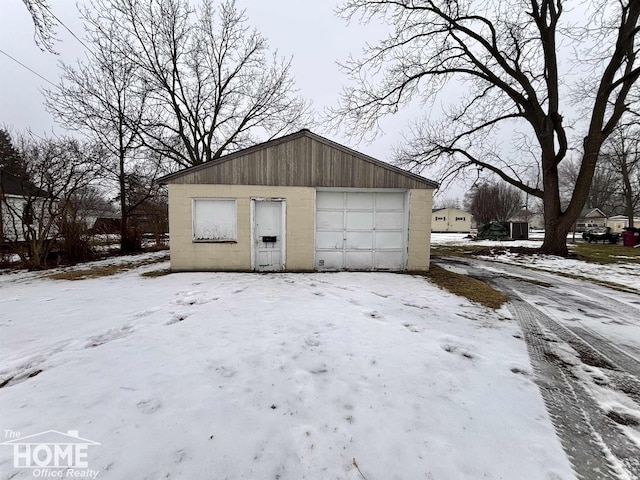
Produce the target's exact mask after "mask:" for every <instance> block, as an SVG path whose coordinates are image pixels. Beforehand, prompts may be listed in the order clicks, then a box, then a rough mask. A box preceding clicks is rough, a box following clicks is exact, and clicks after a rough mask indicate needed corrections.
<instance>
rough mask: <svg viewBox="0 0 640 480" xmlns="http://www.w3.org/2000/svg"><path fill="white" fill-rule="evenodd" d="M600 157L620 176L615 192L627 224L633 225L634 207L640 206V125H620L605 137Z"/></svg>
mask: <svg viewBox="0 0 640 480" xmlns="http://www.w3.org/2000/svg"><path fill="white" fill-rule="evenodd" d="M602 157H603V159H604V160H605V164H607V165H608V166H609V167H610V168H611V169H612V170H613V171H615V172H616V173H617V174H618V176H619V178H620V188H619V190H618V192H617V193H619V196H620V197H621V203H622V205H623V210H624V214H625V215H626V216H627V218H628V219H629V226H630V227H633V226H634V217H635V212H636V209H637V208H638V207H639V206H640V127H639V126H638V125H637V124H631V125H620V126H618V128H616V130H615V131H614V133H613V134H612V135H611V136H610V137H609V138H608V139H607V142H606V143H605V145H604V147H603V152H602Z"/></svg>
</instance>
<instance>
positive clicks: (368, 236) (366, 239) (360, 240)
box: [345, 231, 373, 250]
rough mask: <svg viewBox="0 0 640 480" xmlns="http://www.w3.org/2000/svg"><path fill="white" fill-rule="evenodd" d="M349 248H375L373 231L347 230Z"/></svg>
mask: <svg viewBox="0 0 640 480" xmlns="http://www.w3.org/2000/svg"><path fill="white" fill-rule="evenodd" d="M345 247H346V248H347V249H353V250H371V249H372V248H373V232H371V231H369V232H347V243H346V245H345Z"/></svg>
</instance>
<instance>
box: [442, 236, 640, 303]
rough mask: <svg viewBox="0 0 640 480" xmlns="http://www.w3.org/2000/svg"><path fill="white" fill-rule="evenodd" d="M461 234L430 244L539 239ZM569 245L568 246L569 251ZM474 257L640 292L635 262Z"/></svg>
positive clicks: (536, 243) (530, 243)
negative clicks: (495, 238) (475, 238)
mask: <svg viewBox="0 0 640 480" xmlns="http://www.w3.org/2000/svg"><path fill="white" fill-rule="evenodd" d="M465 237H466V235H465V234H461V233H434V234H432V235H431V241H432V243H433V244H435V245H470V244H472V245H474V246H485V247H493V246H496V247H499V246H502V247H530V248H539V247H540V245H542V239H539V240H538V239H534V240H521V241H513V242H511V241H509V242H500V241H493V240H480V241H473V242H472V241H471V240H470V239H468V238H465ZM571 247H572V245H571V244H569V249H571ZM477 258H484V259H490V260H492V261H496V262H501V263H511V264H514V265H521V266H525V267H529V268H536V269H539V270H544V271H546V272H555V273H564V274H570V275H575V276H577V277H582V278H585V279H595V280H604V281H606V282H609V283H611V284H617V285H620V286H624V287H627V288H632V289H634V290H637V291H638V293H640V265H638V264H637V263H624V262H621V263H615V264H608V265H600V264H595V263H587V262H583V261H580V260H575V259H571V258H562V257H555V256H551V255H518V254H513V253H507V254H504V255H496V256H492V257H486V256H478V257H477Z"/></svg>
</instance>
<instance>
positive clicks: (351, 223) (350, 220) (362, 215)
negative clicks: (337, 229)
mask: <svg viewBox="0 0 640 480" xmlns="http://www.w3.org/2000/svg"><path fill="white" fill-rule="evenodd" d="M372 228H373V212H350V211H348V210H347V222H346V229H347V230H371V229H372Z"/></svg>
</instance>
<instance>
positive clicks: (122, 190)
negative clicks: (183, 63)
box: [44, 9, 161, 252]
mask: <svg viewBox="0 0 640 480" xmlns="http://www.w3.org/2000/svg"><path fill="white" fill-rule="evenodd" d="M90 15H91V13H90V10H88V9H85V10H84V17H85V18H90ZM85 30H86V32H87V37H88V38H87V39H88V41H89V42H90V44H91V45H92V46H93V53H92V55H91V56H89V57H88V59H87V60H86V61H78V62H77V64H76V65H70V64H66V63H63V62H62V63H61V68H62V79H61V81H60V84H59V85H58V87H57V88H55V89H44V93H45V104H46V107H47V110H48V111H49V112H51V113H52V114H53V116H54V118H56V120H58V121H59V122H60V123H61V124H62V125H63V126H64V127H65V128H68V129H72V130H76V131H78V132H81V133H82V134H84V135H86V136H87V137H88V138H90V139H92V140H93V141H95V142H97V143H98V144H99V145H100V146H101V148H102V152H103V156H102V158H100V160H99V161H100V164H101V165H102V167H103V168H104V173H105V176H106V178H107V179H108V180H110V181H111V182H115V184H116V188H117V190H118V195H117V198H118V200H119V204H120V215H121V221H120V249H121V251H123V252H130V251H134V250H135V249H136V247H137V245H138V244H139V242H136V239H135V238H134V232H133V230H132V228H131V226H130V219H131V217H132V212H133V211H134V210H135V208H136V207H137V206H139V205H140V204H142V203H143V202H144V199H145V198H144V195H143V196H142V197H143V198H138V199H137V200H136V201H135V202H130V201H128V200H129V199H131V195H130V194H129V192H128V189H129V188H130V182H129V179H130V177H131V175H133V173H134V171H137V170H139V169H141V168H144V169H145V170H146V173H147V174H148V175H149V178H148V180H149V181H148V184H147V185H146V196H147V197H148V196H150V195H151V191H152V189H153V188H154V187H153V182H154V180H155V178H156V177H157V174H158V172H159V171H160V167H161V162H160V159H159V158H158V156H157V155H153V154H150V152H149V151H148V149H146V151H145V149H144V148H143V145H142V141H141V133H142V132H141V131H142V128H143V124H144V123H145V120H144V118H148V116H149V115H150V114H152V113H153V112H154V107H153V106H152V105H149V94H150V92H149V89H148V88H147V85H146V83H145V82H143V81H142V76H141V74H140V67H138V66H137V65H136V62H134V60H133V51H132V50H130V49H129V50H122V49H123V48H126V47H127V45H128V43H129V38H128V37H127V35H126V33H122V32H120V30H119V29H117V28H116V26H115V25H113V24H106V25H105V24H98V23H88V24H87V25H86V28H85ZM116 36H120V37H121V41H122V44H121V45H119V46H116V45H115V44H114V43H113V42H112V39H113V38H114V37H116ZM142 163H144V166H142V165H141V164H142ZM137 193H138V195H140V194H141V191H140V190H138V191H137Z"/></svg>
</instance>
